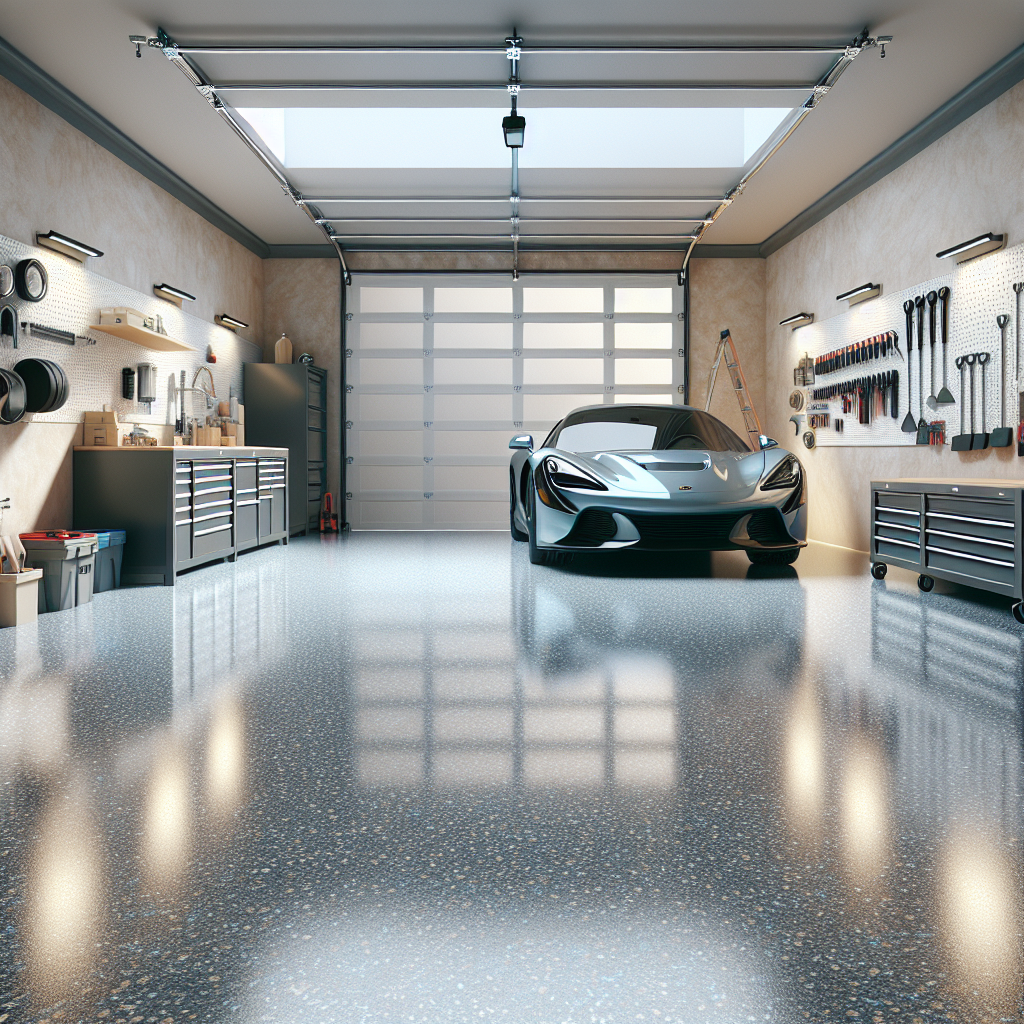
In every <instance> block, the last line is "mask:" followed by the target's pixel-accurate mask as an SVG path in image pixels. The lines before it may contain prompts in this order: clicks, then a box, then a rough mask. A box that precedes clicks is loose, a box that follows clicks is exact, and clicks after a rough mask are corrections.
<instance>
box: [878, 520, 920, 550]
mask: <svg viewBox="0 0 1024 1024" xmlns="http://www.w3.org/2000/svg"><path fill="white" fill-rule="evenodd" d="M875 536H876V537H886V538H888V539H889V540H898V541H902V542H903V543H905V544H913V545H914V546H915V547H917V546H918V545H920V543H921V531H920V529H918V528H917V527H916V526H914V527H909V526H894V525H891V524H889V523H875Z"/></svg>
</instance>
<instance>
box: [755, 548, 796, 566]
mask: <svg viewBox="0 0 1024 1024" xmlns="http://www.w3.org/2000/svg"><path fill="white" fill-rule="evenodd" d="M799 557H800V549H799V548H783V549H782V550H781V551H749V550H748V551H747V558H749V559H750V563H751V565H792V564H793V563H794V562H795V561H796V560H797V559H798V558H799Z"/></svg>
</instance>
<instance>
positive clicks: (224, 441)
mask: <svg viewBox="0 0 1024 1024" xmlns="http://www.w3.org/2000/svg"><path fill="white" fill-rule="evenodd" d="M220 444H221V447H222V448H234V447H235V439H234V438H233V437H229V436H228V435H227V434H221V438H220Z"/></svg>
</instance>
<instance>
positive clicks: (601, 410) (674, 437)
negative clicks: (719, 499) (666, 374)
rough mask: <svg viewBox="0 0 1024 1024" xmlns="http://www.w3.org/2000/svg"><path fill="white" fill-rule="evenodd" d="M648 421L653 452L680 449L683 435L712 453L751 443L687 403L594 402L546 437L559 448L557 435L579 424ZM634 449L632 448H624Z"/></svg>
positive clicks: (550, 445)
mask: <svg viewBox="0 0 1024 1024" xmlns="http://www.w3.org/2000/svg"><path fill="white" fill-rule="evenodd" d="M601 422H604V423H645V424H647V425H648V426H653V427H655V428H656V429H657V433H656V434H655V435H654V444H653V445H652V446H651V449H650V450H651V451H656V452H657V451H675V450H693V449H680V448H679V447H677V444H678V443H679V442H680V440H681V439H683V438H689V437H694V438H697V439H699V440H700V442H701V444H700V446H699V447H700V448H701V449H702V450H704V451H709V452H747V453H749V452H750V451H751V448H750V445H748V444H747V443H746V441H744V440H743V439H742V438H741V437H740V436H739V435H738V434H736V433H734V432H733V430H732V429H731V428H730V427H727V426H726V425H725V424H724V423H723V422H722V421H721V420H720V419H717V418H716V417H715V416H712V415H711V413H708V412H704V410H703V409H694V408H693V407H692V406H688V405H591V406H587V407H586V408H585V409H576V410H574V411H573V412H571V413H569V415H568V416H566V417H565V418H564V419H562V420H560V421H559V422H558V423H556V424H555V425H554V427H553V428H552V430H551V433H550V434H548V436H547V438H545V440H544V447H545V448H557V447H558V436H559V434H560V433H561V432H562V431H563V430H564V429H565V428H566V427H571V426H573V425H575V424H577V423H601ZM623 450H632V449H623Z"/></svg>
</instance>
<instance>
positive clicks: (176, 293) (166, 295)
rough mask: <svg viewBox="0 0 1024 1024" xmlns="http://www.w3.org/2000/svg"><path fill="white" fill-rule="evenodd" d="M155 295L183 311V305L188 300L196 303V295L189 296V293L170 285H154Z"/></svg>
mask: <svg viewBox="0 0 1024 1024" xmlns="http://www.w3.org/2000/svg"><path fill="white" fill-rule="evenodd" d="M153 294H154V295H155V296H156V297H157V298H158V299H166V300H167V301H168V302H173V303H174V304H175V305H176V306H177V307H178V309H181V304H182V303H183V302H184V301H185V300H186V299H190V300H191V301H192V302H195V300H196V297H195V296H194V295H189V293H188V292H185V291H182V290H181V289H180V288H175V287H173V286H172V285H169V284H155V285H153Z"/></svg>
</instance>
